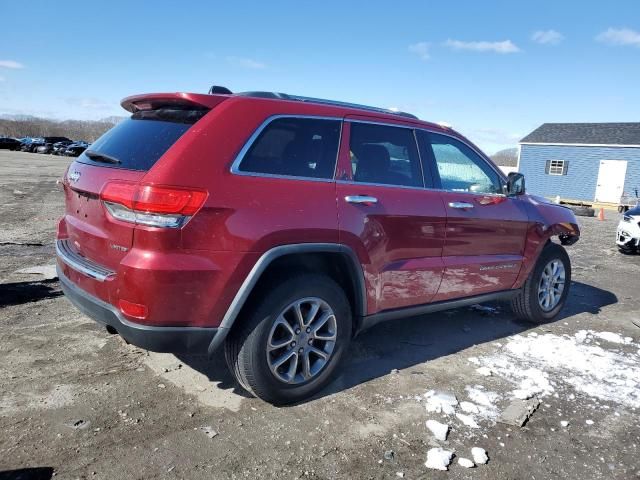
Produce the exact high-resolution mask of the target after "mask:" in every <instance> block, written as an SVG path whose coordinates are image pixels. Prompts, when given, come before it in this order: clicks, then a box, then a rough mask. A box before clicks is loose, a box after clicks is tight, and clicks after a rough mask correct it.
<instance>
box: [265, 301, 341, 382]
mask: <svg viewBox="0 0 640 480" xmlns="http://www.w3.org/2000/svg"><path fill="white" fill-rule="evenodd" d="M336 339H337V322H336V316H335V314H334V312H333V310H332V308H331V307H330V306H329V304H328V303H327V302H325V301H324V300H322V299H320V298H317V297H307V298H303V299H300V300H296V301H295V302H293V303H291V304H289V305H288V306H287V307H286V308H285V309H284V310H283V311H282V312H280V314H279V315H278V316H277V317H276V320H275V322H274V323H273V326H272V327H271V330H270V332H269V336H268V339H267V363H268V365H269V369H270V370H271V373H273V375H274V376H275V377H276V378H277V379H278V380H280V381H281V382H284V383H287V384H291V385H295V384H300V383H304V382H307V381H308V380H310V379H312V378H314V377H316V376H317V375H318V374H319V373H320V372H321V371H322V370H323V369H324V367H325V366H326V365H327V364H328V363H329V360H330V359H331V356H332V354H333V351H334V349H335V346H336Z"/></svg>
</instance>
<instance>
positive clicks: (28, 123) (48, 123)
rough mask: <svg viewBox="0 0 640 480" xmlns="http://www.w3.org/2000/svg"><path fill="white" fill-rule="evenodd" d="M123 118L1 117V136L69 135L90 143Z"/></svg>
mask: <svg viewBox="0 0 640 480" xmlns="http://www.w3.org/2000/svg"><path fill="white" fill-rule="evenodd" d="M120 120H122V118H120V117H110V118H105V119H103V120H63V121H56V120H50V119H46V118H37V117H24V118H11V119H8V118H0V136H7V137H15V138H22V137H68V138H70V139H72V140H85V141H87V142H89V143H91V142H93V141H94V140H96V139H97V138H98V137H99V136H100V135H102V134H103V133H104V132H106V131H107V130H109V129H110V128H111V127H113V126H114V125H115V124H116V123H118V122H119V121H120Z"/></svg>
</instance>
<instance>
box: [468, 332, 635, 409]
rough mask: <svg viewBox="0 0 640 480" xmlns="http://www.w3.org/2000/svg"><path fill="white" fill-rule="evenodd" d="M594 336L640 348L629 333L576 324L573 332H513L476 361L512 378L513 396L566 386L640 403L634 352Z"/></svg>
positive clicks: (547, 392) (631, 404)
mask: <svg viewBox="0 0 640 480" xmlns="http://www.w3.org/2000/svg"><path fill="white" fill-rule="evenodd" d="M595 338H600V339H603V340H605V345H606V342H608V343H615V344H616V345H624V346H627V345H628V346H631V347H633V348H634V350H637V348H638V344H637V343H633V341H632V339H629V337H622V336H620V335H618V334H614V333H611V332H595V331H593V330H580V331H579V332H577V333H576V334H575V335H573V336H572V335H561V336H559V335H554V334H550V333H548V334H544V335H537V336H535V337H532V336H522V335H515V336H513V337H511V338H510V339H509V341H508V342H507V343H506V345H505V346H504V347H503V348H502V349H501V350H500V352H499V353H497V354H494V355H491V356H488V357H481V358H480V359H478V362H479V364H480V365H482V366H486V367H489V368H490V369H491V371H492V372H493V375H494V376H498V377H502V378H506V379H508V380H510V381H511V382H513V383H514V384H515V385H516V387H517V388H516V389H515V390H514V392H513V394H514V396H515V397H517V398H528V397H531V396H533V395H537V396H538V397H544V396H546V395H550V394H554V396H555V395H557V393H554V390H555V388H557V387H559V386H570V387H573V388H574V389H575V390H577V391H579V392H581V393H583V394H586V395H588V396H590V397H594V398H597V399H599V400H604V401H611V402H614V403H618V404H622V405H625V406H628V407H632V408H638V407H640V388H639V387H640V363H639V362H638V359H637V356H636V355H635V354H634V353H631V352H628V353H626V352H624V351H620V350H608V349H606V348H603V347H602V346H599V345H596V344H595V341H593V340H594V339H595ZM550 379H553V380H550ZM472 400H473V399H472ZM474 401H475V403H479V402H478V401H477V400H474Z"/></svg>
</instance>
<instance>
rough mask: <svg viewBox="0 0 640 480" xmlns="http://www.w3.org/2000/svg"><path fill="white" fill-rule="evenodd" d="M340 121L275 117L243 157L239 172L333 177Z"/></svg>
mask: <svg viewBox="0 0 640 480" xmlns="http://www.w3.org/2000/svg"><path fill="white" fill-rule="evenodd" d="M340 126H341V122H340V121H339V120H323V119H317V118H278V119H276V120H273V121H272V122H271V123H269V124H268V125H267V126H266V127H265V128H264V130H262V132H260V135H259V136H258V138H257V139H256V140H255V141H254V142H253V143H252V144H251V146H250V148H249V150H248V151H247V153H246V154H245V156H244V157H243V158H242V160H241V162H240V165H239V167H238V170H239V171H240V172H248V173H261V174H266V175H282V176H291V177H308V178H323V179H331V178H333V173H334V170H335V166H336V159H337V156H338V144H339V142H340Z"/></svg>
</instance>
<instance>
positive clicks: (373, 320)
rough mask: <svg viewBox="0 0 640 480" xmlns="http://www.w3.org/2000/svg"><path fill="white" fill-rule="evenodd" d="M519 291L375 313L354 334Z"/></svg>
mask: <svg viewBox="0 0 640 480" xmlns="http://www.w3.org/2000/svg"><path fill="white" fill-rule="evenodd" d="M519 291H520V290H518V289H516V290H502V291H500V292H493V293H485V294H482V295H475V296H473V297H465V298H458V299H456V300H446V301H443V302H435V303H427V304H424V305H417V306H414V307H405V308H397V309H393V310H385V311H383V312H379V313H375V314H373V315H368V316H365V317H363V318H362V319H361V320H360V322H359V328H358V331H357V332H356V334H359V333H361V332H363V331H365V330H367V329H369V328H371V327H373V326H374V325H377V324H378V323H382V322H386V321H389V320H396V319H399V318H406V317H415V316H418V315H425V314H427V313H434V312H441V311H443V310H451V309H453V308H461V307H468V306H469V305H474V304H476V303H484V302H489V301H492V300H510V299H511V298H513V297H514V296H515V295H516V294H517V293H518V292H519Z"/></svg>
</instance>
